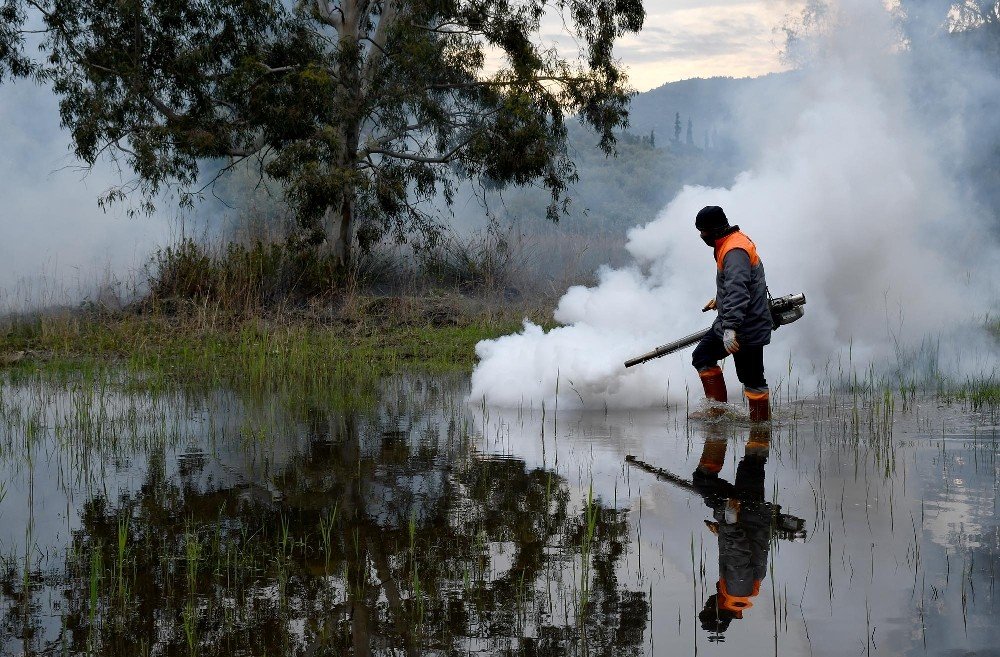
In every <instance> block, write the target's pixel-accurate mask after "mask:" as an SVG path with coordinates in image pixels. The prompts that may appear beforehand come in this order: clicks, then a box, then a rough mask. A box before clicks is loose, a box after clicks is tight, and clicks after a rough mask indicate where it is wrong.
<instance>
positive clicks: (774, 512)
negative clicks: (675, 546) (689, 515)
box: [693, 427, 804, 641]
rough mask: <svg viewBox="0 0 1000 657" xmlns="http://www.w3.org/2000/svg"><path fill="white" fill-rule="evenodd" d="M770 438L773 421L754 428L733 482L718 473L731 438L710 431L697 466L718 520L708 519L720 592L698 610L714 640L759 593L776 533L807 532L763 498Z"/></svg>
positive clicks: (699, 487) (698, 482)
mask: <svg viewBox="0 0 1000 657" xmlns="http://www.w3.org/2000/svg"><path fill="white" fill-rule="evenodd" d="M770 444H771V431H770V428H769V427H754V428H753V429H751V431H750V439H749V441H748V442H747V445H746V450H745V452H744V454H743V458H742V459H741V460H740V462H739V465H738V466H737V468H736V479H735V481H734V482H733V483H730V482H728V481H726V480H725V479H723V478H721V477H720V476H719V472H720V471H721V470H722V465H723V463H724V462H725V460H726V447H727V440H726V439H725V438H724V437H721V436H718V435H709V436H707V437H706V439H705V447H704V450H703V451H702V454H701V460H700V461H699V463H698V467H697V468H696V469H695V471H694V476H693V483H694V488H695V490H696V491H697V492H698V493H700V494H701V496H702V497H703V498H704V499H705V504H706V505H708V507H709V508H710V509H712V516H713V520H706V521H705V524H706V525H707V526H708V528H709V530H710V531H711V532H712V533H713V534H715V535H716V536H718V538H719V581H718V583H716V585H715V590H716V593H715V595H712V596H710V597H709V598H708V600H706V601H705V608H704V609H702V611H701V613H699V614H698V618H699V620H700V621H701V626H702V628H704V629H705V630H707V631H709V632H710V633H711V636H710V640H711V641H723V640H724V636H723V633H724V632H725V631H726V630H727V629H728V628H729V625H730V623H732V622H733V620H734V619H740V618H743V612H744V611H746V610H748V609H750V608H751V607H753V598H755V597H756V596H757V594H759V593H760V585H761V581H762V580H763V579H764V577H765V575H766V574H767V557H768V553H769V551H770V547H771V538H772V536H775V537H780V538H789V539H794V538H796V537H801V536H803V535H804V533H803V532H802V525H803V524H804V523H803V521H801V520H800V519H798V518H794V517H792V516H787V515H784V514H782V513H781V508H780V507H778V506H776V505H774V504H771V503H770V502H767V501H766V500H765V498H764V465H765V464H766V463H767V457H768V452H769V449H770Z"/></svg>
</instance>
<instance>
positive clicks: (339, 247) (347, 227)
mask: <svg viewBox="0 0 1000 657" xmlns="http://www.w3.org/2000/svg"><path fill="white" fill-rule="evenodd" d="M324 224H325V226H323V228H324V230H325V231H326V243H327V245H328V246H329V248H330V251H331V252H332V254H333V257H334V258H335V259H336V261H337V264H338V265H339V266H341V267H343V268H344V271H345V272H346V271H348V270H349V269H350V267H351V266H352V265H353V264H354V262H353V260H354V199H353V194H352V193H350V191H347V190H345V194H344V200H343V201H342V202H341V204H340V207H339V208H336V207H330V208H328V209H327V211H326V219H325V221H324Z"/></svg>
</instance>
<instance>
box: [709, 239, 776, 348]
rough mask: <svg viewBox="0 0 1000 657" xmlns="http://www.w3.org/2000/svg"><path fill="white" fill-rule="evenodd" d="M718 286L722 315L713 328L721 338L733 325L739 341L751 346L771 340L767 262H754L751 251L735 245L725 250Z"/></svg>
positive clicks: (716, 299) (717, 276) (718, 302)
mask: <svg viewBox="0 0 1000 657" xmlns="http://www.w3.org/2000/svg"><path fill="white" fill-rule="evenodd" d="M715 286H716V295H715V302H716V304H717V307H718V311H719V316H718V317H717V318H716V320H715V323H714V324H712V331H713V332H714V333H715V334H716V335H717V336H718V337H719V338H721V337H722V332H723V331H724V330H725V329H733V330H735V331H736V338H737V339H738V340H739V342H740V344H741V345H745V346H748V347H753V346H761V345H765V344H769V343H770V342H771V328H772V323H771V322H772V320H771V306H770V303H769V302H768V299H767V282H766V281H765V280H764V263H763V262H759V261H758V262H757V265H756V266H752V265H751V264H750V254H748V253H747V252H746V251H744V250H743V249H741V248H734V249H732V250H730V251H729V252H728V253H726V255H725V257H724V259H723V261H722V267H721V268H720V269H719V270H718V274H717V275H716V277H715Z"/></svg>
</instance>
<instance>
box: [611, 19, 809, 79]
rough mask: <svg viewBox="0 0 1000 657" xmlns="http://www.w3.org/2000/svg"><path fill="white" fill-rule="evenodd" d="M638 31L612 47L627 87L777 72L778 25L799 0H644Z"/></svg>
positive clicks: (780, 68) (782, 22) (778, 64)
mask: <svg viewBox="0 0 1000 657" xmlns="http://www.w3.org/2000/svg"><path fill="white" fill-rule="evenodd" d="M645 4H646V24H645V27H644V28H643V30H642V32H640V33H639V34H636V35H630V36H628V37H627V38H624V39H621V40H620V42H619V44H618V46H617V47H616V48H615V52H616V54H617V55H618V57H619V58H620V59H621V60H622V62H623V63H624V64H625V65H626V67H627V68H628V72H629V79H630V82H631V84H632V86H633V87H634V88H635V89H637V90H639V91H648V90H649V89H653V88H656V87H659V86H660V85H662V84H665V83H667V82H674V81H677V80H685V79H688V78H695V77H712V76H717V75H725V76H731V77H753V76H758V75H763V74H766V73H771V72H774V71H780V70H783V69H785V68H786V67H785V65H784V64H783V63H782V62H781V60H780V56H779V53H780V50H781V45H782V41H783V35H782V34H781V33H780V31H779V28H780V26H781V25H783V24H784V23H785V22H786V18H787V17H788V16H790V15H797V14H799V13H800V11H801V9H802V7H803V6H804V5H805V2H804V1H803V0H764V1H761V0H647V2H646V3H645Z"/></svg>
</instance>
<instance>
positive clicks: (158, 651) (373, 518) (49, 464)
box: [0, 373, 1000, 657]
mask: <svg viewBox="0 0 1000 657" xmlns="http://www.w3.org/2000/svg"><path fill="white" fill-rule="evenodd" d="M149 389H150V388H148V387H141V386H135V385H131V384H129V383H128V381H127V378H125V377H117V376H115V375H100V376H98V377H96V378H94V377H90V378H88V377H83V376H80V377H74V376H72V375H67V376H62V377H58V378H57V380H56V379H53V378H52V377H42V376H40V375H36V374H28V373H21V374H19V375H16V376H15V375H14V374H9V375H8V376H7V378H6V380H5V383H4V384H3V386H2V388H0V576H2V581H0V614H2V622H0V650H2V653H3V654H5V655H42V654H53V655H55V654H59V655H89V654H93V655H129V656H132V655H344V654H353V655H399V654H408V655H415V654H488V655H494V654H504V655H589V654H594V655H612V654H613V655H655V654H661V655H676V654H690V655H694V654H704V655H726V654H733V655H740V656H741V657H743V656H749V655H777V654H785V655H804V654H811V655H847V654H865V655H871V654H880V655H923V654H930V655H958V654H1000V653H998V652H997V648H995V647H994V646H996V645H997V643H998V642H1000V629H998V623H997V622H996V620H995V618H996V612H997V609H998V604H997V599H998V596H1000V591H998V590H996V587H995V584H996V581H995V580H996V571H997V570H998V558H1000V552H998V550H1000V528H998V523H997V521H996V520H995V518H996V497H997V486H998V481H1000V478H998V472H1000V470H998V465H1000V464H998V460H997V438H998V436H997V426H996V425H997V417H996V411H995V409H992V410H991V409H981V408H980V409H972V408H968V407H966V406H964V405H962V404H960V403H955V404H951V405H946V404H943V403H942V402H940V401H939V400H938V399H936V398H929V397H928V398H920V397H919V396H916V397H914V396H912V395H911V396H906V395H905V393H904V395H903V396H902V397H901V396H900V395H899V394H898V393H893V392H883V391H869V392H868V393H866V394H860V395H859V394H857V393H856V392H855V394H846V395H844V396H843V397H842V398H837V397H833V398H831V397H829V396H826V397H816V398H806V399H799V400H794V401H792V400H783V401H782V403H781V404H780V405H779V407H778V408H777V419H776V421H775V422H774V423H773V425H772V426H771V427H769V428H751V427H750V426H749V424H747V423H746V421H744V420H741V419H740V418H739V417H728V418H724V419H722V420H718V421H700V420H699V421H695V420H689V419H688V418H687V414H686V412H685V409H684V408H683V407H682V408H664V409H657V410H651V411H642V412H631V413H614V412H605V411H603V410H602V411H600V412H566V411H561V412H553V410H552V409H548V410H543V409H540V408H534V409H530V408H520V409H494V408H489V407H484V406H482V405H477V404H474V403H472V404H470V403H467V402H466V395H467V390H468V381H467V379H465V378H464V377H461V376H429V375H411V376H401V377H397V378H394V379H391V380H387V381H383V382H381V383H379V384H377V385H374V384H372V385H369V387H368V388H367V389H366V390H365V391H364V392H363V394H351V395H345V394H337V395H329V396H326V397H323V396H318V397H317V396H308V397H302V398H296V397H295V396H294V395H279V394H271V393H268V392H262V391H256V392H255V393H254V394H248V393H246V392H245V391H244V392H236V391H232V390H225V389H214V390H198V391H192V390H190V389H187V388H181V387H172V386H166V387H157V388H155V392H149Z"/></svg>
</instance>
